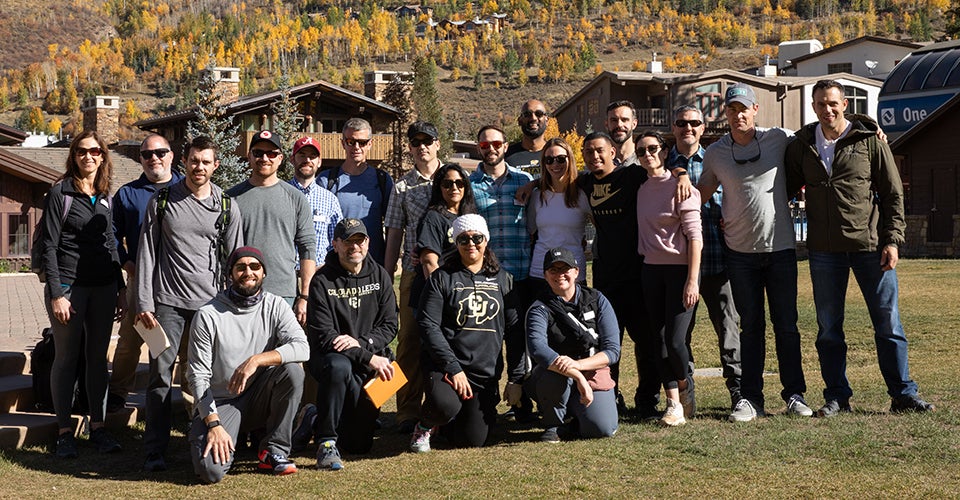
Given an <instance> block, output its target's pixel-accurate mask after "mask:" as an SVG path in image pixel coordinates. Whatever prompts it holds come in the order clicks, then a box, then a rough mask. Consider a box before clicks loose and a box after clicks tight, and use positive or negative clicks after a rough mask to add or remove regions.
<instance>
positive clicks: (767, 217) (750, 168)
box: [697, 127, 796, 253]
mask: <svg viewBox="0 0 960 500" xmlns="http://www.w3.org/2000/svg"><path fill="white" fill-rule="evenodd" d="M792 139H793V132H791V131H789V130H785V129H782V128H760V127H757V129H756V140H754V141H750V144H747V145H746V146H741V145H739V144H734V142H733V139H732V138H731V137H730V134H727V135H725V136H723V137H721V138H720V140H719V141H717V142H715V143H713V144H711V145H710V147H708V148H707V152H706V154H705V155H704V158H703V175H701V177H700V181H699V182H698V183H697V186H698V187H699V188H701V189H705V190H706V191H707V192H710V191H713V190H715V189H716V188H717V186H718V185H721V186H723V199H722V213H723V224H724V229H723V231H724V237H725V239H726V242H727V246H728V247H729V248H730V249H731V250H733V251H736V252H741V253H765V252H777V251H780V250H788V249H792V248H796V236H795V233H794V229H793V219H792V218H791V216H790V206H789V205H788V204H787V202H788V201H789V200H788V199H787V188H786V182H787V173H786V170H785V169H784V167H783V153H784V151H785V150H786V148H787V144H788V143H789V142H790V141H791V140H792ZM758 153H759V154H760V158H759V159H757V160H756V161H745V160H750V159H752V158H754V157H755V156H756V155H757V154H758ZM737 160H740V161H742V162H743V164H737Z"/></svg>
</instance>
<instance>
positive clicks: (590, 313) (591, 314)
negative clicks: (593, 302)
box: [583, 311, 597, 321]
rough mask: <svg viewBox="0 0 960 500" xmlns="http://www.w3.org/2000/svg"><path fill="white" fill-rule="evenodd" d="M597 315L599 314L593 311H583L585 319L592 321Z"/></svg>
mask: <svg viewBox="0 0 960 500" xmlns="http://www.w3.org/2000/svg"><path fill="white" fill-rule="evenodd" d="M596 316H597V315H596V314H594V312H593V311H587V312H585V313H583V319H584V321H590V320H591V319H593V318H595V317H596Z"/></svg>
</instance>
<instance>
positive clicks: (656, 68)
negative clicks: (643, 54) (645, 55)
mask: <svg viewBox="0 0 960 500" xmlns="http://www.w3.org/2000/svg"><path fill="white" fill-rule="evenodd" d="M647 73H663V61H658V60H657V53H656V52H654V53H653V60H652V61H650V62H648V63H647Z"/></svg>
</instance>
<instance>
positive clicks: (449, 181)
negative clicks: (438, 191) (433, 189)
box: [440, 179, 466, 189]
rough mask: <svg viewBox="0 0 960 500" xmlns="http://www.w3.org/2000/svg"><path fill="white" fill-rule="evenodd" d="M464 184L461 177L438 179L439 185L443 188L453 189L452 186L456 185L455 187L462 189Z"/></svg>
mask: <svg viewBox="0 0 960 500" xmlns="http://www.w3.org/2000/svg"><path fill="white" fill-rule="evenodd" d="M465 185H466V183H465V182H463V179H456V180H452V179H444V180H442V181H440V187H442V188H443V189H453V186H457V189H463V187H464V186H465Z"/></svg>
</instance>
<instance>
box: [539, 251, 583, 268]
mask: <svg viewBox="0 0 960 500" xmlns="http://www.w3.org/2000/svg"><path fill="white" fill-rule="evenodd" d="M557 262H563V263H564V264H566V265H568V266H570V267H579V264H578V263H577V258H576V257H574V255H573V252H571V251H570V250H567V249H566V248H562V247H557V248H551V249H550V250H547V253H545V254H544V255H543V270H544V271H546V270H547V269H550V267H551V266H553V265H554V264H556V263H557Z"/></svg>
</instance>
